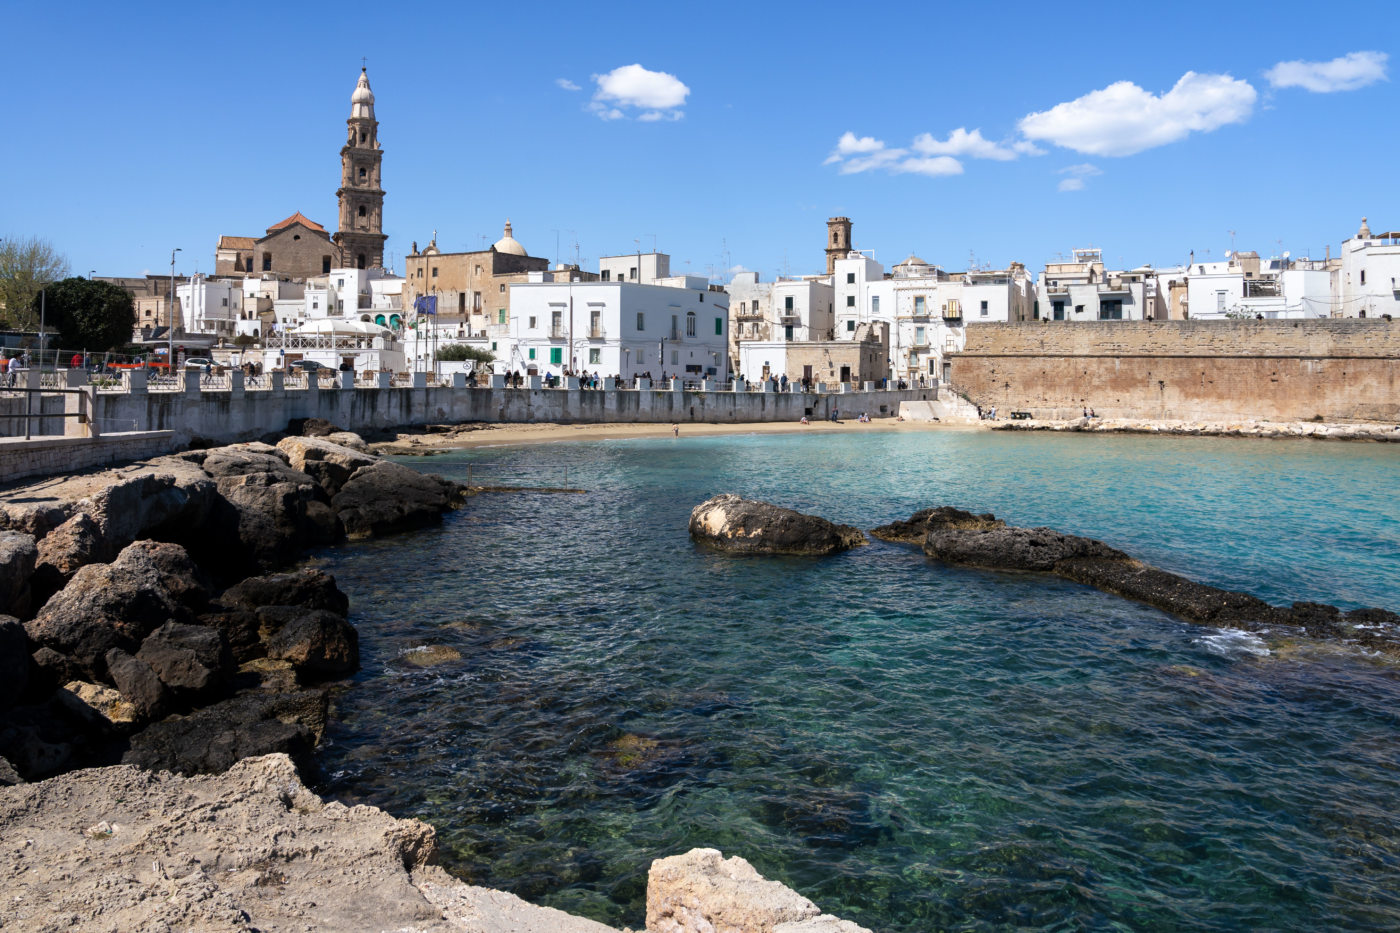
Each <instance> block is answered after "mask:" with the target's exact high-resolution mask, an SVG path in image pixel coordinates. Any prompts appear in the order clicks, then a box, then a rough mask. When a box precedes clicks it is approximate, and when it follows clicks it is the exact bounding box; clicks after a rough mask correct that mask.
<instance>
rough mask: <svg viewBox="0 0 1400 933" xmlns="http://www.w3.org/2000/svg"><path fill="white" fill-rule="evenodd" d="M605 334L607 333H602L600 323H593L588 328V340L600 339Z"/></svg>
mask: <svg viewBox="0 0 1400 933" xmlns="http://www.w3.org/2000/svg"><path fill="white" fill-rule="evenodd" d="M605 336H607V335H606V334H604V333H603V325H602V324H594V325H593V326H592V327H590V328H588V339H589V340H602V339H603V338H604V337H605Z"/></svg>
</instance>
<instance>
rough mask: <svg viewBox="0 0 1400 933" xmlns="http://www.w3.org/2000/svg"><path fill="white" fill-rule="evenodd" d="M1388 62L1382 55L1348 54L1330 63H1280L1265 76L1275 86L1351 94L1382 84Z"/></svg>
mask: <svg viewBox="0 0 1400 933" xmlns="http://www.w3.org/2000/svg"><path fill="white" fill-rule="evenodd" d="M1389 59H1390V56H1389V55H1387V54H1386V53H1384V52H1349V53H1348V54H1346V55H1343V56H1342V57H1341V58H1334V59H1332V60H1331V61H1330V62H1303V61H1293V62H1279V63H1278V64H1277V65H1275V66H1274V67H1272V68H1270V69H1269V70H1268V71H1266V72H1264V77H1265V78H1267V79H1268V80H1269V83H1270V84H1271V85H1273V86H1274V87H1301V88H1306V89H1307V90H1309V91H1315V92H1317V93H1318V94H1330V93H1332V92H1333V91H1354V90H1356V89H1357V88H1362V87H1365V86H1366V85H1368V84H1375V83H1376V82H1377V81H1384V80H1385V77H1386V72H1385V66H1386V62H1387V61H1389Z"/></svg>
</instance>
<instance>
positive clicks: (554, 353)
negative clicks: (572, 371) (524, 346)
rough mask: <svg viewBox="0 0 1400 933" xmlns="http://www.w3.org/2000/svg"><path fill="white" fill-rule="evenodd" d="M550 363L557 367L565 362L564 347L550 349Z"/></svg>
mask: <svg viewBox="0 0 1400 933" xmlns="http://www.w3.org/2000/svg"><path fill="white" fill-rule="evenodd" d="M549 361H550V362H551V363H553V364H554V365H555V366H558V365H559V364H560V363H562V362H564V348H563V347H550V348H549Z"/></svg>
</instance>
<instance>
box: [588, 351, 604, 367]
mask: <svg viewBox="0 0 1400 933" xmlns="http://www.w3.org/2000/svg"><path fill="white" fill-rule="evenodd" d="M588 362H589V363H601V362H603V351H602V349H600V348H599V347H589V348H588Z"/></svg>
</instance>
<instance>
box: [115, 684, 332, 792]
mask: <svg viewBox="0 0 1400 933" xmlns="http://www.w3.org/2000/svg"><path fill="white" fill-rule="evenodd" d="M328 704H329V697H328V695H327V693H326V691H324V690H298V691H296V692H294V693H261V692H257V691H253V692H247V693H240V694H238V695H236V696H232V697H229V698H228V699H226V700H221V701H219V702H218V703H214V704H212V705H210V706H206V707H203V708H202V709H198V710H195V711H194V712H192V713H190V714H189V715H187V716H172V717H170V718H168V719H164V720H161V721H160V722H156V723H152V724H151V725H149V726H147V727H146V728H144V729H142V730H141V731H140V732H137V733H136V734H135V735H133V736H132V737H131V741H130V746H129V748H128V750H127V751H126V753H125V754H124V755H122V759H121V760H122V761H123V762H125V763H126V764H132V765H139V766H140V767H142V768H146V769H148V770H151V771H171V772H175V773H177V774H216V773H218V772H220V771H223V770H225V769H226V768H229V767H230V766H232V765H233V764H234V763H235V762H237V761H240V760H242V759H244V758H249V757H253V756H256V755H268V754H273V753H280V754H284V755H287V756H288V757H290V758H291V759H292V760H293V761H295V762H296V763H297V764H298V765H299V766H300V767H302V768H304V769H306V771H307V773H314V763H313V761H312V752H313V751H314V750H315V748H316V745H317V743H318V742H320V741H321V736H322V735H324V734H325V729H326V715H327V712H328V709H329V705H328Z"/></svg>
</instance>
